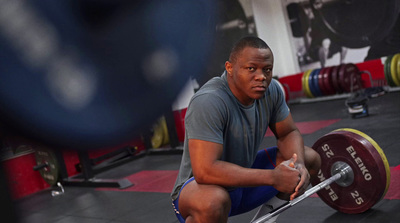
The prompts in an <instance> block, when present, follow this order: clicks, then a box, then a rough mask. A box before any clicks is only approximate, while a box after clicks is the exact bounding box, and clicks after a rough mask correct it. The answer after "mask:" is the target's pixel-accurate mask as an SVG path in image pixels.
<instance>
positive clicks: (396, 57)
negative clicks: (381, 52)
mask: <svg viewBox="0 0 400 223" xmlns="http://www.w3.org/2000/svg"><path fill="white" fill-rule="evenodd" d="M399 58H400V54H396V55H394V56H393V58H392V62H391V63H390V74H391V75H392V79H393V82H394V83H395V84H396V85H397V86H400V79H399V74H398V69H397V67H398V66H397V65H398V61H399Z"/></svg>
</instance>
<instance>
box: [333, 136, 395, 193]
mask: <svg viewBox="0 0 400 223" xmlns="http://www.w3.org/2000/svg"><path fill="white" fill-rule="evenodd" d="M335 131H348V132H352V133H355V134H357V135H360V136H361V137H363V138H365V139H366V140H367V141H368V142H369V143H371V144H372V145H373V146H374V147H375V149H376V151H377V152H378V153H379V155H380V156H381V159H382V161H383V164H384V166H385V171H386V188H385V192H384V193H383V195H382V197H381V199H382V198H383V197H384V196H385V194H386V192H387V191H388V189H389V185H390V176H391V174H390V167H389V162H388V160H387V158H386V155H385V153H384V152H383V150H382V149H381V147H380V146H379V145H378V143H376V142H375V141H374V140H373V139H372V138H371V137H369V136H368V135H367V134H365V133H363V132H361V131H358V130H355V129H350V128H343V129H337V130H335Z"/></svg>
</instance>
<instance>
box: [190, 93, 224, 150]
mask: <svg viewBox="0 0 400 223" xmlns="http://www.w3.org/2000/svg"><path fill="white" fill-rule="evenodd" d="M226 116H227V109H226V106H225V103H224V102H223V100H222V99H221V98H220V97H217V96H215V95H212V94H201V95H198V96H196V97H195V98H193V99H192V101H191V102H190V104H189V107H188V110H187V112H186V116H185V128H186V132H187V136H188V138H189V139H200V140H205V141H210V142H215V143H220V144H223V131H224V126H225V120H227V119H226Z"/></svg>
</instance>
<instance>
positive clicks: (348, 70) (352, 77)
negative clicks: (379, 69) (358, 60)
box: [339, 63, 362, 92]
mask: <svg viewBox="0 0 400 223" xmlns="http://www.w3.org/2000/svg"><path fill="white" fill-rule="evenodd" d="M352 84H353V92H354V91H357V90H360V89H361V87H362V86H361V74H360V70H359V69H358V67H357V66H356V65H355V64H352V63H349V64H344V65H342V66H341V67H340V69H339V85H340V86H341V88H342V89H343V90H344V91H345V92H351V87H352V86H351V85H352Z"/></svg>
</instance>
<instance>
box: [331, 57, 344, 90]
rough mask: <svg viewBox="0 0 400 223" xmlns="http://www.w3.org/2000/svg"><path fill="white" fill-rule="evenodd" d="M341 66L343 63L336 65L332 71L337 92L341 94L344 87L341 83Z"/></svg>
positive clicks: (333, 84) (333, 83)
mask: <svg viewBox="0 0 400 223" xmlns="http://www.w3.org/2000/svg"><path fill="white" fill-rule="evenodd" d="M341 66H343V64H341V65H338V66H334V67H333V68H332V71H331V75H332V86H333V88H334V89H335V92H336V93H339V94H340V93H343V89H342V87H340V84H339V69H340V67H341Z"/></svg>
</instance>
